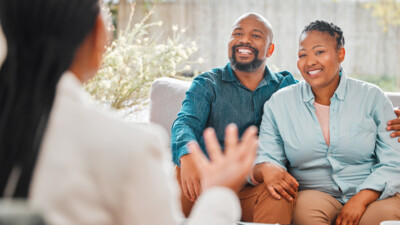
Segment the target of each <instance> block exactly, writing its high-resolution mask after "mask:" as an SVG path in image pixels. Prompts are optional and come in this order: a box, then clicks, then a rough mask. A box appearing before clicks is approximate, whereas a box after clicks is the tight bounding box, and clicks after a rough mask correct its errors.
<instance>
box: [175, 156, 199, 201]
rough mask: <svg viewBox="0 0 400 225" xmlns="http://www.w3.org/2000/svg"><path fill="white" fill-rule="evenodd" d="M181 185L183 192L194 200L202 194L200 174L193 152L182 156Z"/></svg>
mask: <svg viewBox="0 0 400 225" xmlns="http://www.w3.org/2000/svg"><path fill="white" fill-rule="evenodd" d="M180 160H181V185H182V191H183V194H184V195H185V196H186V198H187V199H189V200H190V201H192V202H194V201H196V199H197V198H198V197H199V196H200V194H201V185H200V174H199V171H198V170H197V166H196V165H195V163H194V162H193V156H192V154H187V155H184V156H182V157H181V159H180Z"/></svg>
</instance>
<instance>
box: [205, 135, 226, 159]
mask: <svg viewBox="0 0 400 225" xmlns="http://www.w3.org/2000/svg"><path fill="white" fill-rule="evenodd" d="M203 136H204V142H205V144H206V148H207V152H208V156H210V159H211V161H219V160H220V159H222V157H223V154H222V151H221V146H220V145H219V142H218V139H217V136H216V134H215V131H214V129H212V128H207V129H206V130H205V131H204V135H203Z"/></svg>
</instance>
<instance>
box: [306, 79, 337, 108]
mask: <svg viewBox="0 0 400 225" xmlns="http://www.w3.org/2000/svg"><path fill="white" fill-rule="evenodd" d="M339 82H340V77H339V76H338V77H337V78H336V79H335V80H334V81H333V82H332V84H331V85H329V86H326V87H321V88H317V87H315V88H313V87H312V88H311V89H312V91H313V93H314V96H315V102H317V103H319V104H321V105H331V98H332V96H333V94H334V93H335V91H336V89H337V87H338V86H339Z"/></svg>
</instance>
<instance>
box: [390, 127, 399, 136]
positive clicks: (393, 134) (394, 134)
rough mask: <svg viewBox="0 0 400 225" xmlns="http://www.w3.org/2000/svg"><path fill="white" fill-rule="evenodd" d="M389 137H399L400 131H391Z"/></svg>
mask: <svg viewBox="0 0 400 225" xmlns="http://www.w3.org/2000/svg"><path fill="white" fill-rule="evenodd" d="M399 129H400V126H399ZM390 137H392V138H395V137H400V131H395V132H392V133H391V134H390Z"/></svg>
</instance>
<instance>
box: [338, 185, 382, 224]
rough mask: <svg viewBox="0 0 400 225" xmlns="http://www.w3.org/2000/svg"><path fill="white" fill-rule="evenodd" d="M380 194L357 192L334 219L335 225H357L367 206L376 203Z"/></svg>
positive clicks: (371, 191) (368, 191) (369, 191)
mask: <svg viewBox="0 0 400 225" xmlns="http://www.w3.org/2000/svg"><path fill="white" fill-rule="evenodd" d="M380 194H381V193H380V192H377V191H373V190H369V189H366V190H362V191H360V192H358V193H357V194H356V195H354V196H353V197H352V198H350V200H349V201H348V202H347V203H346V204H345V205H344V206H343V208H342V210H341V211H340V213H339V215H338V217H337V218H336V222H335V225H358V223H359V222H360V219H361V217H362V215H363V214H364V212H365V210H366V209H367V206H368V205H369V204H370V203H371V202H373V201H376V199H378V198H379V196H380Z"/></svg>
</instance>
